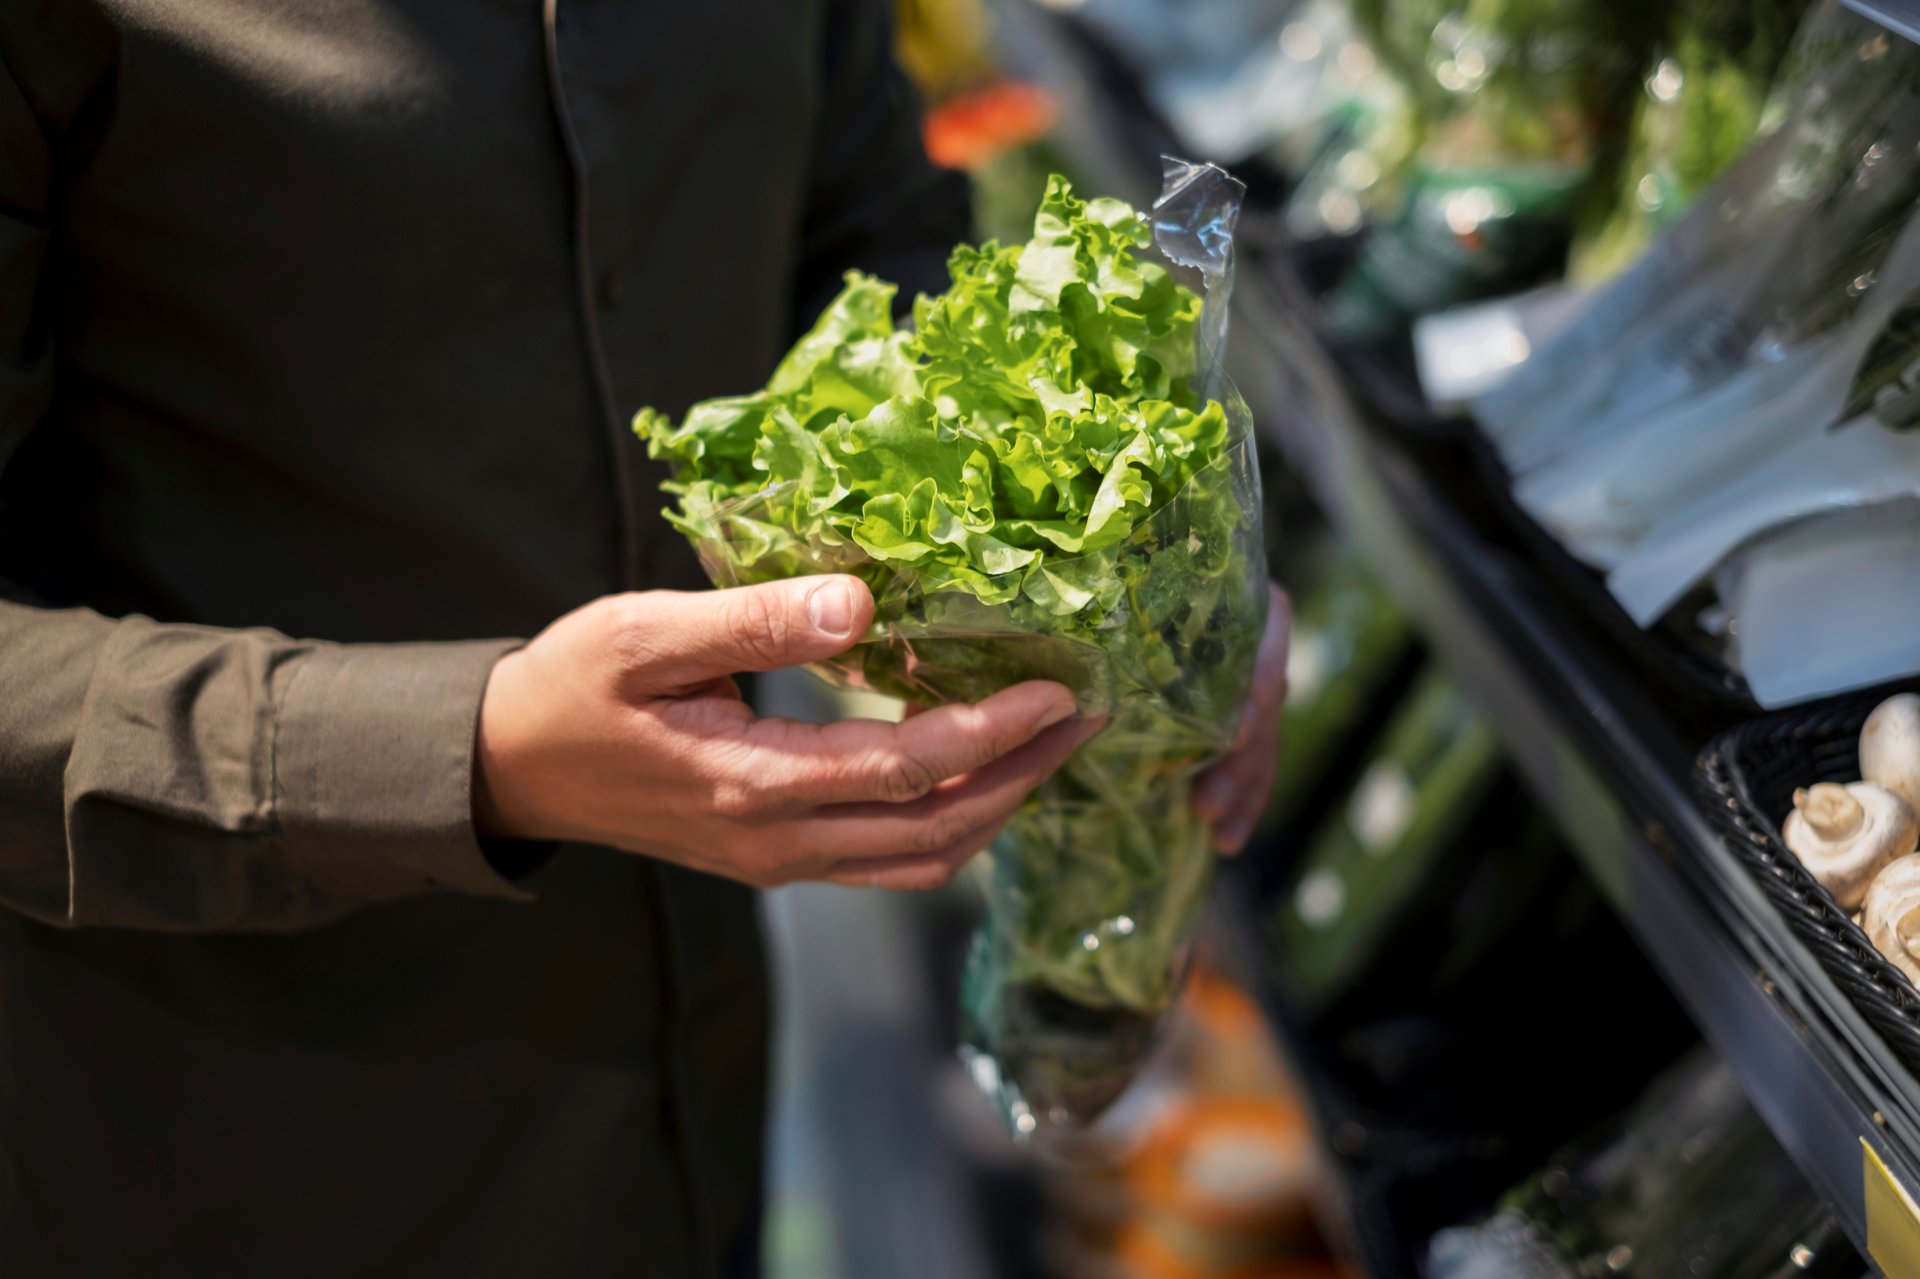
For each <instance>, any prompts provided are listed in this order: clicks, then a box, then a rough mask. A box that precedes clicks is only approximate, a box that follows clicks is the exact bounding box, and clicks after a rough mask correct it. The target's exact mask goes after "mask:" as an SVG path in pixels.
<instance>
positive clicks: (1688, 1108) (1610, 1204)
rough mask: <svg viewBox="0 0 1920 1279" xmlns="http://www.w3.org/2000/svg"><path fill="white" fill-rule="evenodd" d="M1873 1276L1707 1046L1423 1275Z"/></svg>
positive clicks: (1442, 1244) (1457, 1238)
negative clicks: (1863, 1266)
mask: <svg viewBox="0 0 1920 1279" xmlns="http://www.w3.org/2000/svg"><path fill="white" fill-rule="evenodd" d="M1862 1265H1863V1263H1862V1262H1861V1260H1860V1258H1859V1257H1858V1256H1857V1255H1856V1254H1855V1253H1854V1251H1853V1249H1852V1248H1851V1247H1850V1246H1849V1244H1848V1243H1847V1239H1846V1236H1845V1235H1844V1234H1843V1233H1842V1232H1841V1230H1840V1229H1839V1227H1838V1225H1837V1224H1836V1223H1835V1222H1834V1220H1833V1216H1832V1213H1831V1211H1830V1210H1829V1209H1828V1208H1827V1207H1826V1205H1825V1204H1824V1203H1823V1202H1822V1201H1821V1199H1820V1196H1819V1195H1817V1194H1816V1193H1815V1192H1814V1190H1813V1189H1812V1187H1810V1186H1809V1185H1808V1184H1807V1183H1806V1180H1805V1179H1804V1178H1803V1177H1802V1176H1801V1175H1800V1172H1799V1170H1798V1169H1797V1168H1796V1167H1795V1166H1794V1163H1793V1161H1792V1159H1790V1158H1789V1157H1788V1155H1787V1153H1786V1152H1785V1151H1784V1150H1782V1149H1781V1148H1780V1146H1779V1143H1777V1142H1776V1141H1775V1140H1774V1139H1773V1136H1772V1134H1771V1133H1769V1132H1768V1131H1767V1127H1766V1125H1765V1124H1764V1123H1762V1122H1761V1120H1760V1117H1759V1116H1758V1115H1757V1114H1755V1113H1754V1110H1753V1107H1752V1106H1751V1105H1750V1104H1749V1103H1748V1101H1747V1099H1746V1094H1745V1093H1744V1092H1743V1091H1742V1090H1741V1088H1740V1085H1739V1083H1738V1081H1737V1080H1736V1079H1735V1078H1734V1076H1733V1074H1732V1072H1731V1071H1730V1070H1728V1068H1727V1067H1726V1066H1725V1065H1724V1064H1722V1063H1721V1062H1720V1060H1719V1059H1718V1058H1716V1057H1715V1056H1714V1055H1713V1053H1712V1052H1711V1051H1709V1050H1707V1049H1704V1048H1701V1049H1696V1050H1695V1051H1693V1052H1691V1053H1689V1054H1688V1055H1687V1056H1685V1057H1683V1058H1681V1059H1680V1060H1679V1061H1678V1062H1677V1063H1675V1064H1674V1065H1673V1066H1672V1067H1671V1068H1669V1069H1668V1070H1667V1071H1665V1072H1664V1073H1663V1074H1662V1075H1661V1076H1660V1077H1659V1078H1658V1079H1656V1080H1654V1082H1653V1084H1652V1085H1651V1086H1650V1087H1649V1088H1648V1089H1647V1091H1646V1093H1645V1095H1644V1096H1643V1097H1641V1098H1640V1099H1639V1100H1638V1101H1636V1102H1635V1103H1634V1104H1633V1106H1632V1107H1631V1108H1630V1109H1629V1110H1628V1111H1627V1112H1626V1113H1625V1114H1623V1115H1621V1116H1619V1117H1617V1118H1616V1119H1615V1120H1613V1121H1612V1122H1610V1123H1608V1124H1607V1125H1605V1127H1604V1128H1603V1129H1602V1130H1601V1131H1599V1132H1596V1133H1594V1134H1592V1135H1590V1136H1588V1137H1585V1138H1583V1139H1581V1140H1579V1141H1577V1142H1574V1143H1571V1144H1569V1145H1568V1146H1566V1147H1565V1148H1563V1149H1562V1150H1560V1151H1558V1152H1556V1153H1555V1155H1554V1156H1553V1158H1552V1160H1551V1161H1550V1162H1549V1163H1548V1164H1547V1166H1546V1167H1544V1168H1542V1169H1541V1170H1540V1171H1539V1172H1538V1173H1535V1174H1534V1175H1533V1176H1531V1177H1529V1178H1528V1179H1527V1180H1526V1181H1525V1182H1523V1183H1522V1184H1520V1185H1519V1186H1517V1187H1515V1188H1514V1189H1513V1190H1512V1191H1510V1192H1509V1193H1508V1194H1507V1195H1506V1196H1505V1197H1504V1199H1503V1201H1502V1203H1501V1204H1500V1207H1499V1209H1498V1210H1497V1211H1496V1212H1495V1213H1494V1214H1493V1215H1492V1216H1490V1217H1489V1218H1487V1219H1486V1220H1485V1221H1482V1222H1480V1223H1478V1224H1476V1225H1471V1226H1456V1227H1454V1228H1452V1229H1448V1230H1444V1231H1441V1232H1440V1233H1439V1234H1438V1235H1436V1236H1435V1237H1434V1238H1433V1240H1432V1241H1431V1243H1430V1244H1429V1247H1428V1252H1427V1258H1426V1264H1425V1265H1424V1266H1423V1267H1422V1270H1421V1273H1422V1274H1424V1275H1426V1276H1427V1277H1428V1279H1576V1277H1577V1276H1587V1275H1604V1274H1635V1275H1661V1276H1664V1275H1686V1276H1689V1277H1690V1279H1754V1277H1755V1276H1782V1275H1804V1276H1806V1279H1839V1277H1840V1276H1847V1277H1848V1279H1851V1277H1852V1276H1856V1275H1859V1274H1860V1273H1861V1272H1862Z"/></svg>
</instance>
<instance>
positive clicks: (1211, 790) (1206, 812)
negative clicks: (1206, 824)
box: [1193, 773, 1227, 821]
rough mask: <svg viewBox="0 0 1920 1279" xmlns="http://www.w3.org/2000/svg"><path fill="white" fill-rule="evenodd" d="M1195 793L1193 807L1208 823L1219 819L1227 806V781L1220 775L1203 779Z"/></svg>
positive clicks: (1195, 788) (1215, 774)
mask: <svg viewBox="0 0 1920 1279" xmlns="http://www.w3.org/2000/svg"><path fill="white" fill-rule="evenodd" d="M1193 791H1194V794H1193V807H1194V809H1195V811H1197V812H1198V813H1199V814H1200V815H1201V816H1202V817H1204V818H1206V819H1207V820H1208V821H1212V820H1214V819H1215V818H1217V817H1219V816H1220V814H1221V812H1222V811H1223V810H1224V809H1225V808H1226V806H1227V779H1226V778H1225V777H1223V776H1221V775H1220V774H1219V773H1214V774H1213V775H1211V776H1209V777H1205V778H1202V779H1201V781H1200V784H1199V785H1198V786H1195V787H1194V788H1193Z"/></svg>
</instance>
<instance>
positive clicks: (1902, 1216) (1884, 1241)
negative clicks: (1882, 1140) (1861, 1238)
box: [1860, 1137, 1920, 1279]
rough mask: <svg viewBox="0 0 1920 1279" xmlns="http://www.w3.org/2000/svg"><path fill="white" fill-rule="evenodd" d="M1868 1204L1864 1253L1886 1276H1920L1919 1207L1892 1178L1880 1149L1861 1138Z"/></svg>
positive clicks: (1904, 1278) (1895, 1278)
mask: <svg viewBox="0 0 1920 1279" xmlns="http://www.w3.org/2000/svg"><path fill="white" fill-rule="evenodd" d="M1860 1149H1861V1151H1862V1156H1863V1160H1864V1165H1863V1168H1862V1175H1861V1179H1860V1180H1861V1185H1862V1187H1863V1193H1864V1194H1865V1197H1866V1207H1867V1252H1868V1253H1869V1254H1871V1255H1872V1257H1873V1262H1874V1264H1875V1265H1877V1266H1879V1267H1880V1269H1881V1271H1882V1272H1883V1273H1885V1274H1886V1276H1887V1279H1920V1208H1915V1207H1914V1204H1913V1196H1912V1195H1910V1194H1908V1193H1907V1188H1906V1187H1905V1186H1903V1185H1901V1184H1900V1183H1899V1182H1898V1181H1896V1180H1894V1176H1893V1174H1892V1173H1890V1172H1888V1171H1887V1166H1886V1165H1885V1164H1883V1163H1881V1162H1880V1155H1879V1152H1877V1151H1876V1150H1874V1148H1873V1147H1872V1146H1870V1145H1868V1144H1867V1139H1866V1138H1864V1137H1862V1138H1861V1139H1860Z"/></svg>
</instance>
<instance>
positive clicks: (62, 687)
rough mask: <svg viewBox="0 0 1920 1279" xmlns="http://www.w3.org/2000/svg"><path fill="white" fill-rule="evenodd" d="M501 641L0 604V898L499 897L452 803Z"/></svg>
mask: <svg viewBox="0 0 1920 1279" xmlns="http://www.w3.org/2000/svg"><path fill="white" fill-rule="evenodd" d="M511 647H512V641H507V640H494V641H481V642H476V643H465V644H432V645H424V644H423V645H335V644H326V643H316V642H309V641H300V640H293V639H289V638H287V637H285V636H282V635H279V634H276V633H273V632H270V631H231V630H218V629H213V628H206V627H193V626H177V625H161V624H157V623H154V622H151V621H148V620H146V619H144V618H128V619H124V620H113V619H109V618H105V617H102V616H100V615H98V614H95V613H90V612H87V611H85V610H49V609H41V608H36V607H32V606H30V605H25V604H18V603H0V652H5V653H6V655H7V659H6V661H5V662H4V663H0V904H4V905H6V906H8V907H10V908H12V909H16V910H20V911H23V912H25V913H28V914H31V915H33V916H35V917H37V918H40V919H43V920H46V921H48V922H51V923H55V924H61V925H68V926H82V925H105V926H119V927H135V928H152V929H165V930H178V931H204V930H216V929H291V928H301V927H309V926H313V925H316V924H321V923H325V922H327V921H329V920H331V919H335V918H338V917H339V916H341V915H344V914H346V913H348V912H350V911H352V910H355V909H358V908H361V907H365V906H370V905H375V904H379V903H383V902H392V901H399V900H404V899H406V898H410V897H417V896H421V895H426V894H431V893H436V892H446V891H460V892H473V893H483V894H490V895H499V896H513V895H517V890H516V889H514V888H513V886H512V885H511V884H509V883H508V882H507V881H506V880H504V879H502V878H501V877H500V876H499V875H498V874H496V873H495V872H494V871H493V869H492V868H491V867H490V866H489V865H488V863H487V861H486V859H485V858H484V857H483V856H482V855H481V852H480V848H479V844H478V842H477V840H476V838H475V835H474V831H473V825H472V819H471V812H470V801H471V790H470V786H471V776H472V766H473V736H474V725H475V719H476V715H477V713H478V707H479V704H480V699H481V697H482V695H483V693H484V690H485V686H486V680H487V677H488V674H489V672H490V670H491V668H492V665H493V663H494V661H495V660H496V659H497V658H498V657H499V655H500V654H501V653H503V652H505V651H507V650H508V649H509V648H511Z"/></svg>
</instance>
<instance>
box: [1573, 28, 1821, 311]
mask: <svg viewBox="0 0 1920 1279" xmlns="http://www.w3.org/2000/svg"><path fill="white" fill-rule="evenodd" d="M1806 8H1807V5H1806V0H1760V2H1759V3H1735V2H1734V0H1683V3H1680V4H1678V5H1676V6H1674V9H1673V13H1672V18H1671V22H1670V24H1669V27H1668V30H1667V34H1666V37H1665V38H1664V40H1663V41H1662V47H1661V49H1660V50H1659V53H1658V56H1657V60H1656V61H1655V62H1654V65H1653V66H1652V68H1651V69H1650V70H1649V71H1648V72H1647V74H1646V75H1645V76H1644V77H1643V78H1642V81H1641V93H1640V94H1639V96H1638V99H1637V101H1636V102H1635V104H1634V109H1633V122H1632V124H1631V125H1630V126H1629V134H1628V141H1627V154H1626V157H1625V159H1624V161H1623V162H1622V164H1621V166H1620V173H1619V176H1618V178H1617V179H1616V180H1615V181H1614V183H1613V194H1612V196H1611V199H1610V207H1609V208H1608V209H1607V210H1606V212H1605V214H1604V215H1603V216H1602V217H1600V218H1599V219H1598V220H1596V221H1595V222H1593V223H1592V224H1590V225H1589V226H1587V227H1585V228H1584V229H1583V230H1582V232H1581V233H1580V234H1579V235H1577V236H1576V238H1575V241H1574V245H1573V252H1572V255H1571V257H1570V259H1569V262H1568V274H1569V275H1570V276H1571V277H1572V278H1573V279H1574V280H1575V281H1576V282H1578V283H1580V284H1583V285H1592V284H1597V283H1599V282H1600V281H1603V280H1606V279H1608V278H1610V277H1611V276H1613V275H1615V274H1617V273H1619V271H1621V270H1622V269H1623V268H1625V267H1626V266H1627V264H1628V263H1630V262H1632V261H1633V260H1634V259H1635V258H1637V257H1639V256H1640V254H1641V252H1642V251H1644V250H1645V248H1646V246H1647V244H1648V243H1649V242H1650V241H1651V240H1652V239H1653V237H1654V235H1656V234H1657V233H1658V232H1660V231H1661V230H1662V229H1664V228H1666V227H1668V226H1671V225H1672V224H1673V223H1674V221H1676V220H1677V219H1678V218H1679V217H1680V215H1681V214H1682V213H1684V212H1685V211H1686V209H1687V208H1688V206H1690V205H1691V204H1692V203H1693V200H1694V197H1695V196H1697V195H1698V194H1699V193H1700V192H1701V191H1702V190H1704V189H1705V188H1706V186H1707V185H1708V184H1709V183H1711V182H1712V181H1713V180H1714V179H1715V178H1718V177H1719V176H1720V175H1721V174H1722V173H1723V172H1725V171H1726V169H1727V167H1728V166H1729V165H1731V164H1732V163H1733V162H1734V161H1735V160H1738V159H1739V158H1740V156H1741V155H1742V154H1744V153H1745V151H1746V150H1747V148H1748V147H1749V146H1751V145H1752V144H1753V139H1754V136H1755V134H1757V133H1759V132H1760V131H1761V129H1762V128H1763V127H1764V126H1763V118H1762V117H1763V109H1764V107H1765V106H1766V103H1767V92H1768V88H1769V86H1771V84H1772V83H1773V78H1774V74H1775V72H1776V71H1777V70H1778V69H1779V66H1780V60H1781V58H1782V56H1783V55H1784V54H1785V53H1786V50H1787V45H1788V41H1789V40H1790V39H1791V37H1792V35H1793V30H1794V27H1795V25H1796V24H1798V22H1799V21H1800V18H1801V16H1802V15H1803V14H1804V13H1805V11H1806ZM1777 116H1778V113H1777V112H1776V113H1775V118H1774V119H1773V120H1772V121H1771V123H1778V118H1777Z"/></svg>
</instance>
